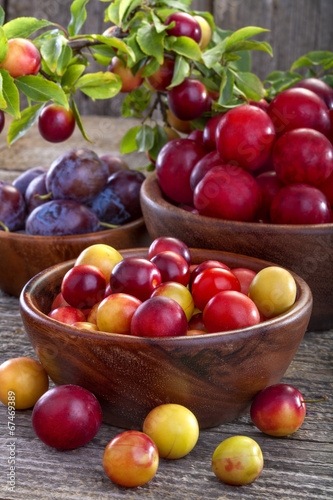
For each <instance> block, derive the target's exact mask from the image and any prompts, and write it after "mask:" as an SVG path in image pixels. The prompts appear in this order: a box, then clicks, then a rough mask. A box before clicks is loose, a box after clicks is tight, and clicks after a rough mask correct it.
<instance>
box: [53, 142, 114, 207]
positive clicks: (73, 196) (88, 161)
mask: <svg viewBox="0 0 333 500" xmlns="http://www.w3.org/2000/svg"><path fill="white" fill-rule="evenodd" d="M108 177H109V170H108V167H107V165H106V164H105V163H104V162H103V161H102V160H101V159H100V158H99V157H98V156H97V154H96V153H94V151H91V150H90V149H87V148H79V149H73V150H70V151H67V152H66V153H64V154H62V155H60V156H59V157H58V158H56V159H55V160H54V161H53V162H52V164H51V166H50V168H49V169H48V171H47V176H46V186H47V189H48V190H49V191H50V192H52V194H53V198H54V199H59V200H60V199H69V200H74V201H78V202H82V203H85V202H87V201H89V200H91V199H92V198H93V197H94V196H96V195H97V193H98V192H99V191H100V190H101V189H102V188H103V187H104V186H105V185H106V183H107V180H108Z"/></svg>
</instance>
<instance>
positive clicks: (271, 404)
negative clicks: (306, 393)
mask: <svg viewBox="0 0 333 500" xmlns="http://www.w3.org/2000/svg"><path fill="white" fill-rule="evenodd" d="M305 414H306V404H305V403H304V398H303V396H302V394H301V393H300V392H299V391H298V390H297V389H296V388H295V387H293V386H291V385H288V384H275V385H271V386H269V387H266V389H264V390H263V391H261V392H259V393H258V394H257V395H256V396H255V398H254V400H253V402H252V405H251V410H250V415H251V420H252V422H253V423H254V425H255V426H256V427H257V428H258V429H259V430H261V431H262V432H264V433H265V434H269V435H270V436H288V435H289V434H292V433H294V432H295V431H297V429H299V428H300V427H301V425H302V423H303V421H304V418H305Z"/></svg>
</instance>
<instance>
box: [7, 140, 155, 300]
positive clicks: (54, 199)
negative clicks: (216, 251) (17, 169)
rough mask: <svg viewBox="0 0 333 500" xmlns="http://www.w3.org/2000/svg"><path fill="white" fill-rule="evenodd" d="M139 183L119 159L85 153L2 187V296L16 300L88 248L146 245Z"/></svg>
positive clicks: (137, 175)
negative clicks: (36, 277)
mask: <svg viewBox="0 0 333 500" xmlns="http://www.w3.org/2000/svg"><path fill="white" fill-rule="evenodd" d="M144 179H145V176H144V174H143V173H141V172H139V171H135V170H131V169H129V168H128V166H127V164H126V163H125V162H124V161H123V160H122V159H121V158H117V157H115V156H112V155H106V156H102V157H99V156H98V155H97V154H96V153H94V152H93V151H91V150H89V149H85V148H82V149H76V150H71V151H68V152H67V153H64V154H63V155H61V156H59V157H58V158H56V159H55V160H54V161H53V162H52V163H51V165H50V167H49V168H48V169H43V168H39V167H36V168H31V169H29V170H26V171H25V172H24V173H22V174H21V175H19V176H18V177H17V178H16V179H15V180H14V181H13V182H11V183H9V182H5V181H0V255H1V259H0V288H1V289H2V290H3V291H4V292H6V293H8V294H10V295H14V296H19V294H20V292H21V290H22V288H23V286H24V285H25V283H26V282H27V281H28V280H29V279H30V278H32V277H33V276H34V275H35V274H37V273H39V272H40V271H42V270H43V269H46V268H48V267H50V266H52V265H54V264H57V263H59V262H63V261H66V260H70V259H73V258H76V257H77V256H78V255H79V253H80V252H81V251H82V250H83V249H84V248H86V247H87V246H90V245H93V244H97V243H104V244H107V245H110V246H112V247H114V248H116V249H121V248H129V247H140V246H143V245H145V244H146V243H147V232H146V227H145V222H144V219H143V217H142V212H141V207H140V200H139V192H140V189H141V185H142V183H143V181H144Z"/></svg>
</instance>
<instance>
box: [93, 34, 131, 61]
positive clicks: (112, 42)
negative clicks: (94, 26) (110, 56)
mask: <svg viewBox="0 0 333 500" xmlns="http://www.w3.org/2000/svg"><path fill="white" fill-rule="evenodd" d="M92 38H93V39H94V40H98V41H99V42H102V43H103V44H105V45H107V46H110V47H113V48H115V49H118V50H120V51H121V52H124V53H125V54H128V55H129V56H130V57H131V58H132V59H133V60H135V54H134V52H133V50H132V49H131V47H129V46H128V45H127V44H126V43H124V42H123V41H122V40H119V39H118V38H115V37H106V36H103V35H93V37H92ZM102 47H103V46H102ZM98 49H99V48H98V47H93V50H98Z"/></svg>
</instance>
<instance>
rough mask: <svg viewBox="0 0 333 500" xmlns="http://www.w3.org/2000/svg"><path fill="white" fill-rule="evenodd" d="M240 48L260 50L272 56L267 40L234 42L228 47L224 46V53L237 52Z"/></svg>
mask: <svg viewBox="0 0 333 500" xmlns="http://www.w3.org/2000/svg"><path fill="white" fill-rule="evenodd" d="M241 50H262V51H263V52H267V53H268V54H269V55H270V56H273V50H272V47H271V46H270V44H269V43H267V42H256V41H255V40H253V41H248V40H245V41H244V42H236V43H234V44H232V45H230V46H229V47H226V53H228V52H239V51H241Z"/></svg>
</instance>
